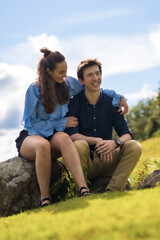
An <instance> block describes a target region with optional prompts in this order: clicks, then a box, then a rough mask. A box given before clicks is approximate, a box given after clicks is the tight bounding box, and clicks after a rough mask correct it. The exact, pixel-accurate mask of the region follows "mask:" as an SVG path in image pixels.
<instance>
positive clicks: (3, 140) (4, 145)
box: [0, 129, 19, 162]
mask: <svg viewBox="0 0 160 240" xmlns="http://www.w3.org/2000/svg"><path fill="white" fill-rule="evenodd" d="M18 134H19V129H17V130H10V131H9V132H8V131H6V130H2V131H0V146H1V151H0V162H2V161H6V160H8V159H9V158H12V157H14V156H17V149H16V144H15V139H16V138H17V136H18Z"/></svg>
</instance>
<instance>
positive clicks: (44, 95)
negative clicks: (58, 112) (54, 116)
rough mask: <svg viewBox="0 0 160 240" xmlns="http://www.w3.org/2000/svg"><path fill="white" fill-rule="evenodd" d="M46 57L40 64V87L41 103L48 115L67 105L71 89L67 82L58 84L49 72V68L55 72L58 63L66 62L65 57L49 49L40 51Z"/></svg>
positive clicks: (38, 70) (38, 69)
mask: <svg viewBox="0 0 160 240" xmlns="http://www.w3.org/2000/svg"><path fill="white" fill-rule="evenodd" d="M40 51H41V52H42V53H44V56H43V57H42V58H41V60H40V61H39V63H38V67H37V74H38V79H37V80H38V85H39V88H40V95H41V102H42V104H43V106H44V108H45V112H46V113H47V114H49V113H52V112H54V111H55V108H56V106H57V104H58V103H59V104H61V105H63V104H66V103H67V101H68V100H69V98H70V95H69V89H68V87H67V85H66V83H65V82H63V83H56V82H54V80H53V79H52V78H51V77H50V75H49V74H48V72H47V68H49V69H50V70H51V71H53V70H55V69H56V67H57V63H61V62H63V61H65V57H64V56H63V55H62V54H61V53H59V52H57V51H55V52H52V51H50V50H48V49H47V48H42V49H40Z"/></svg>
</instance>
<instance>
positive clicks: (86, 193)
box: [79, 187, 90, 197]
mask: <svg viewBox="0 0 160 240" xmlns="http://www.w3.org/2000/svg"><path fill="white" fill-rule="evenodd" d="M83 189H86V191H84V192H82V190H83ZM79 192H80V196H84V197H85V196H88V195H90V192H89V189H88V188H87V187H81V188H80V190H79Z"/></svg>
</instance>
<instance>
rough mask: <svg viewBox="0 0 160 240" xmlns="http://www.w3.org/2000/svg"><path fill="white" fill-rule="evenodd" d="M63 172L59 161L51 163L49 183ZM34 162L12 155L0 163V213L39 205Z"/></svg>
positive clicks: (57, 178) (15, 211) (52, 183)
mask: <svg viewBox="0 0 160 240" xmlns="http://www.w3.org/2000/svg"><path fill="white" fill-rule="evenodd" d="M62 172H63V166H62V165H61V164H59V162H55V163H54V164H52V178H51V185H52V186H53V185H54V183H55V182H56V181H58V180H59V179H60V178H61V176H62ZM39 201H40V191H39V187H38V182H37V177H36V172H35V162H34V161H28V160H26V159H24V158H21V157H18V156H17V157H13V158H11V159H9V160H7V161H4V162H1V163H0V213H1V215H2V214H3V215H8V214H12V213H17V212H19V211H20V210H24V209H31V208H35V207H38V206H39Z"/></svg>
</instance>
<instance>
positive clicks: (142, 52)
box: [0, 28, 160, 161]
mask: <svg viewBox="0 0 160 240" xmlns="http://www.w3.org/2000/svg"><path fill="white" fill-rule="evenodd" d="M159 42H160V30H159V28H158V29H157V30H154V31H152V32H151V33H149V34H148V35H147V34H146V35H138V36H132V37H128V36H123V37H120V36H96V35H95V36H82V37H79V38H73V37H72V38H71V39H64V40H61V39H58V38H57V37H55V36H47V35H46V34H45V33H43V34H41V35H39V36H35V37H33V36H30V37H28V39H27V41H26V42H24V43H22V44H19V45H17V46H15V47H14V48H13V49H11V50H10V51H9V52H8V53H5V56H6V62H5V63H0V109H1V114H0V124H2V126H4V121H6V120H7V119H8V118H9V117H11V115H13V114H14V113H17V114H18V113H19V116H18V118H19V124H20V121H21V117H22V114H23V107H24V96H25V92H26V89H27V87H28V86H29V84H30V83H32V82H33V81H34V80H35V77H36V65H37V62H38V60H39V57H40V56H41V54H40V52H39V49H40V48H41V47H44V46H45V47H48V48H49V49H51V50H59V51H61V52H62V53H64V55H65V56H66V60H67V62H68V67H69V69H68V74H69V75H73V76H76V68H77V65H78V64H79V62H80V61H81V60H83V59H84V58H88V57H91V58H98V59H99V60H100V61H101V62H102V64H103V75H104V76H108V75H114V74H119V73H128V72H135V71H140V70H145V69H149V68H152V67H155V66H160V45H159ZM1 55H2V54H1ZM8 62H9V63H8ZM154 94H155V93H154V92H153V91H151V90H149V86H147V85H145V86H144V87H143V89H141V90H140V91H139V92H137V93H132V94H130V95H125V96H127V98H128V99H129V101H128V102H129V103H130V104H131V105H132V104H135V103H136V101H138V100H140V99H142V98H148V97H152V96H154ZM14 120H16V121H17V119H16V118H15V119H13V121H14ZM13 125H14V124H13ZM10 131H11V129H10V130H8V132H6V131H5V132H4V133H3V134H4V135H3V136H1V137H0V144H1V149H2V150H1V152H0V158H1V156H4V155H5V156H6V158H8V156H9V152H10V150H8V146H10V149H11V145H13V144H11V142H12V140H13V139H15V137H16V135H17V134H15V131H16V129H15V130H14V133H12V136H11V134H10ZM12 143H13V142H12ZM12 148H14V147H13V146H12ZM12 150H13V149H12ZM12 150H11V153H12ZM14 151H15V150H14ZM7 153H8V155H7ZM0 161H1V159H0Z"/></svg>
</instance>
